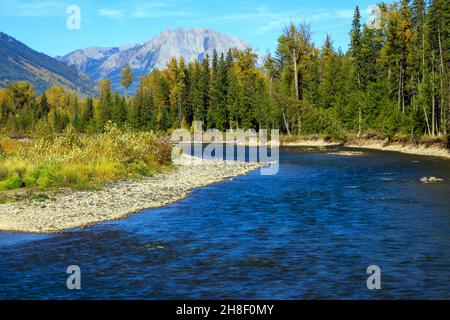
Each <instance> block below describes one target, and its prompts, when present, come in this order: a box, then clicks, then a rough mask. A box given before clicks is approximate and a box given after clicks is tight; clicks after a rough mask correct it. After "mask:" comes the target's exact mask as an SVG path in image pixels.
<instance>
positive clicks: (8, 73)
mask: <svg viewBox="0 0 450 320" xmlns="http://www.w3.org/2000/svg"><path fill="white" fill-rule="evenodd" d="M23 80H26V81H29V82H31V83H33V84H34V86H35V87H36V91H37V92H38V93H42V92H43V91H45V90H46V89H47V88H48V87H50V86H52V85H60V86H63V87H65V88H67V89H70V90H73V91H76V92H79V93H80V94H81V95H94V94H95V93H96V91H95V86H96V84H95V83H94V82H93V81H92V80H91V79H90V78H89V77H88V76H87V75H85V74H82V73H81V72H79V71H78V70H77V69H75V68H73V67H70V66H68V65H66V64H65V63H63V62H61V61H59V60H57V59H55V58H52V57H49V56H47V55H45V54H43V53H39V52H37V51H34V50H33V49H31V48H29V47H27V46H26V45H24V44H23V43H21V42H19V41H17V40H16V39H14V38H12V37H10V36H8V35H7V34H4V33H2V32H0V87H2V86H5V85H6V84H7V83H8V82H13V81H23Z"/></svg>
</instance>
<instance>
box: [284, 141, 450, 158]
mask: <svg viewBox="0 0 450 320" xmlns="http://www.w3.org/2000/svg"><path fill="white" fill-rule="evenodd" d="M281 146H282V147H338V146H343V147H347V148H358V149H372V150H380V151H392V152H400V153H407V154H415V155H422V156H434V157H442V158H447V159H450V150H449V149H448V148H446V147H445V146H443V144H442V143H436V142H431V143H423V142H422V143H421V142H419V143H416V144H413V143H411V142H407V141H395V140H394V141H389V140H388V139H386V140H382V139H374V138H366V137H362V138H350V139H348V140H346V141H342V142H337V141H330V140H327V139H323V138H315V139H298V140H294V141H289V142H285V141H282V142H281Z"/></svg>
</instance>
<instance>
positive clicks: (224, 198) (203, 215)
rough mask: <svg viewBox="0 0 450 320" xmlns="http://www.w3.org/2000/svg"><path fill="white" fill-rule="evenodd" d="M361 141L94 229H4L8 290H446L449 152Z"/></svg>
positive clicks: (2, 276) (62, 295)
mask: <svg viewBox="0 0 450 320" xmlns="http://www.w3.org/2000/svg"><path fill="white" fill-rule="evenodd" d="M364 153H365V156H361V157H343V156H338V155H333V154H329V152H328V151H326V150H317V149H305V148H289V149H282V150H281V153H280V156H281V161H280V171H279V173H278V174H277V175H275V176H262V175H260V174H259V172H258V171H255V172H252V173H251V174H249V175H247V176H242V177H237V178H235V179H232V180H228V181H225V182H222V183H218V184H215V185H212V186H208V187H205V188H201V189H197V190H195V191H194V192H193V193H192V195H191V196H189V197H188V198H186V199H184V200H181V201H179V202H177V203H174V204H172V205H169V206H167V207H164V208H159V209H152V210H145V211H143V212H140V213H138V214H135V215H132V216H131V217H129V218H127V219H124V220H121V221H114V222H106V223H100V224H97V225H95V226H93V227H91V228H88V229H85V230H72V231H68V232H66V233H63V234H58V235H36V234H20V233H6V232H0V299H52V298H53V299H116V298H117V299H134V298H138V299H197V298H198V299H227V298H230V299H231V298H233V299H241V298H242V299H421V298H423V299H433V298H435V299H449V298H450V200H449V199H450V161H448V160H442V159H439V158H432V157H420V156H412V155H403V154H397V153H383V152H378V151H364ZM423 176H428V177H429V176H436V177H439V178H443V179H445V181H443V182H440V183H437V184H423V183H421V182H420V181H419V179H420V178H422V177H423ZM69 265H78V266H79V267H80V268H81V286H82V289H81V290H73V291H71V290H68V289H67V287H66V279H67V277H68V276H69V275H68V274H66V269H67V267H68V266H69ZM371 265H377V266H379V267H380V269H381V283H382V289H381V290H377V291H370V290H368V289H367V286H366V280H367V277H368V276H369V275H368V274H367V273H366V271H367V267H369V266H371Z"/></svg>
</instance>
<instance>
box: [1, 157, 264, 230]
mask: <svg viewBox="0 0 450 320" xmlns="http://www.w3.org/2000/svg"><path fill="white" fill-rule="evenodd" d="M175 164H176V165H177V166H178V167H177V168H176V169H174V170H173V171H171V172H169V173H163V174H158V175H155V176H153V177H147V178H144V179H142V180H138V181H133V180H126V181H118V182H113V183H109V184H106V185H105V186H104V188H103V189H102V190H100V191H61V192H60V193H58V194H57V195H56V196H55V199H54V200H43V201H39V200H32V199H30V200H24V201H19V202H14V203H7V204H0V231H3V232H24V233H41V234H46V233H47V234H52V233H60V232H63V231H65V230H70V229H77V228H86V227H90V226H92V225H94V224H96V223H100V222H107V221H114V220H120V219H124V218H126V217H128V216H130V215H131V214H134V213H137V212H139V211H142V210H146V209H152V208H159V207H163V206H166V205H168V204H171V203H174V202H177V201H179V200H181V199H184V198H186V197H187V196H189V194H190V193H191V192H192V191H193V190H194V189H197V188H200V187H205V186H208V185H211V184H214V183H218V182H222V181H225V180H227V179H231V178H234V177H237V176H242V175H246V174H248V173H250V172H251V171H254V170H256V169H258V168H260V167H262V166H263V164H260V163H243V162H236V161H215V160H201V159H195V158H192V157H190V156H183V157H182V158H181V159H179V160H178V161H176V162H175Z"/></svg>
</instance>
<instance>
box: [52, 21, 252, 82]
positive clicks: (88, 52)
mask: <svg viewBox="0 0 450 320" xmlns="http://www.w3.org/2000/svg"><path fill="white" fill-rule="evenodd" d="M248 47H249V45H248V44H247V43H245V41H243V40H242V39H240V38H238V37H234V36H230V35H226V34H224V33H220V32H218V31H216V30H213V29H201V28H195V29H189V30H186V29H183V28H176V29H166V30H164V31H163V32H161V33H160V34H159V35H157V36H155V37H154V38H153V39H151V40H150V41H147V42H142V43H139V44H136V45H127V46H121V47H113V48H98V47H95V48H86V49H81V50H76V51H74V52H71V53H69V54H67V55H65V56H64V57H61V58H60V60H62V61H64V62H66V63H67V64H69V65H71V66H74V67H76V68H77V69H78V70H80V71H82V72H84V73H86V74H88V75H90V76H91V77H92V78H93V79H96V80H98V79H101V78H109V79H110V80H111V83H112V86H113V88H114V89H116V90H122V88H121V85H120V71H121V70H122V68H123V67H125V66H126V65H130V66H131V68H132V70H133V72H134V73H135V76H136V78H137V77H138V76H142V75H146V74H149V73H150V72H151V71H152V70H154V69H164V68H165V67H166V65H167V62H168V61H169V60H170V59H171V58H173V57H176V58H180V57H183V58H184V59H185V61H187V62H191V61H194V60H196V59H198V60H202V59H203V57H204V56H206V54H208V55H209V56H211V55H212V53H213V51H214V50H216V51H217V52H218V53H226V52H227V51H228V50H230V49H233V48H236V49H238V50H244V49H246V48H248ZM136 86H137V82H135V84H134V86H133V88H132V89H136Z"/></svg>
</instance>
